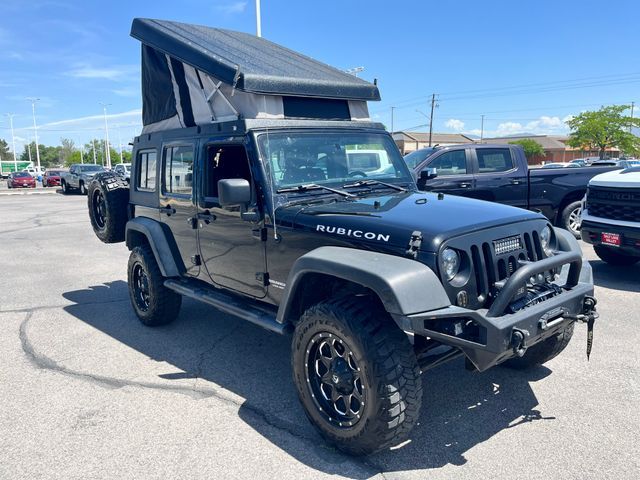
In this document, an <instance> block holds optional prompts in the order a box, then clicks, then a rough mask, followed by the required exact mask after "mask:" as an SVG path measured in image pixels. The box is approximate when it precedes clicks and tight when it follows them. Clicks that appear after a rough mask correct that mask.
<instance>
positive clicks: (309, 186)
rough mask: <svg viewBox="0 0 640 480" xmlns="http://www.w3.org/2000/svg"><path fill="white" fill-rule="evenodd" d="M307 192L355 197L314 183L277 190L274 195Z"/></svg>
mask: <svg viewBox="0 0 640 480" xmlns="http://www.w3.org/2000/svg"><path fill="white" fill-rule="evenodd" d="M308 190H327V191H328V192H331V193H337V194H338V195H342V196H343V197H355V195H352V194H351V193H349V192H345V191H343V190H338V189H337V188H331V187H327V186H325V185H318V184H316V183H308V184H306V185H297V186H295V187H286V188H279V189H278V190H276V193H289V192H306V191H308Z"/></svg>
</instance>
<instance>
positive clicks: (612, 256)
mask: <svg viewBox="0 0 640 480" xmlns="http://www.w3.org/2000/svg"><path fill="white" fill-rule="evenodd" d="M613 248H615V247H613ZM613 248H608V247H603V246H602V245H595V246H594V247H593V250H594V251H595V252H596V255H598V257H599V258H600V260H602V261H604V262H607V263H608V264H609V265H615V266H616V267H622V266H627V267H630V266H632V265H635V264H636V263H638V262H640V258H638V257H632V256H631V255H625V254H624V253H620V252H616V251H615V250H613Z"/></svg>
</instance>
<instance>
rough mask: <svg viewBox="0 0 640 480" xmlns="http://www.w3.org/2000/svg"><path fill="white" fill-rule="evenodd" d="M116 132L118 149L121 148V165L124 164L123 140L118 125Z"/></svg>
mask: <svg viewBox="0 0 640 480" xmlns="http://www.w3.org/2000/svg"><path fill="white" fill-rule="evenodd" d="M116 131H117V132H118V147H119V148H120V163H124V160H123V159H122V138H121V137H120V127H119V126H118V125H116Z"/></svg>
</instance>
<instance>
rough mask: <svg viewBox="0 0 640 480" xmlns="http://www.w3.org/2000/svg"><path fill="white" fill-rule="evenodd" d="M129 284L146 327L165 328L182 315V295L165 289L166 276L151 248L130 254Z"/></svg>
mask: <svg viewBox="0 0 640 480" xmlns="http://www.w3.org/2000/svg"><path fill="white" fill-rule="evenodd" d="M127 283H128V285H129V298H130V299H131V305H132V306H133V310H134V311H135V313H136V315H137V316H138V318H139V319H140V321H141V322H142V323H144V324H145V325H147V326H150V327H155V326H158V325H166V324H168V323H171V322H172V321H173V320H175V319H176V317H177V316H178V313H180V306H181V305H182V296H181V295H179V294H177V293H176V292H174V291H173V290H169V289H168V288H167V287H165V286H164V277H163V276H162V273H161V272H160V268H159V267H158V263H157V262H156V258H155V256H154V255H153V251H152V250H151V247H149V246H148V245H142V246H138V247H135V248H134V249H133V250H132V251H131V255H130V256H129V264H128V268H127Z"/></svg>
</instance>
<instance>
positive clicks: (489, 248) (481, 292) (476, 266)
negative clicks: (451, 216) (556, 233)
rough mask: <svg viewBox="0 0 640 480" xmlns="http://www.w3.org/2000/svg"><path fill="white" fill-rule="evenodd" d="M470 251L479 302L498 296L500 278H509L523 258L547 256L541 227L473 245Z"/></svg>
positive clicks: (482, 302)
mask: <svg viewBox="0 0 640 480" xmlns="http://www.w3.org/2000/svg"><path fill="white" fill-rule="evenodd" d="M470 254H471V263H472V266H473V271H474V275H475V284H476V289H477V298H478V302H479V303H480V304H484V305H485V306H488V305H489V304H490V303H491V301H492V300H493V299H495V297H496V296H497V294H498V291H499V285H500V282H502V281H503V280H506V279H508V278H509V277H510V276H511V275H512V274H513V272H515V271H516V270H517V269H518V268H519V267H520V265H521V262H536V261H538V260H541V259H543V258H544V255H543V253H542V245H541V244H540V236H539V235H538V232H537V231H533V232H524V233H522V234H520V235H515V236H511V237H507V238H502V239H498V240H493V241H492V242H483V243H481V244H477V245H472V246H471V248H470ZM496 283H497V284H498V285H496ZM522 293H524V289H523V292H522Z"/></svg>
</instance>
